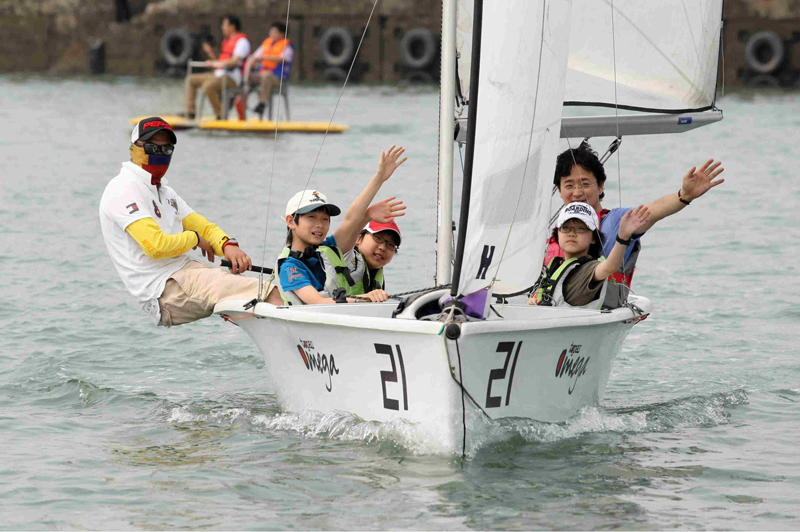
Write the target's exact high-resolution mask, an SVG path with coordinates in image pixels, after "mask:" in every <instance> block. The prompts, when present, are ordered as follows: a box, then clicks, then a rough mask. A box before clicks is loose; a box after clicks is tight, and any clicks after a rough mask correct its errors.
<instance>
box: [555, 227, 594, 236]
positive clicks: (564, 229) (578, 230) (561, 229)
mask: <svg viewBox="0 0 800 532" xmlns="http://www.w3.org/2000/svg"><path fill="white" fill-rule="evenodd" d="M558 231H559V232H560V233H565V234H566V233H575V234H576V235H582V234H583V233H588V232H589V231H591V229H589V228H588V227H585V226H583V225H570V226H566V225H562V226H561V227H559V228H558Z"/></svg>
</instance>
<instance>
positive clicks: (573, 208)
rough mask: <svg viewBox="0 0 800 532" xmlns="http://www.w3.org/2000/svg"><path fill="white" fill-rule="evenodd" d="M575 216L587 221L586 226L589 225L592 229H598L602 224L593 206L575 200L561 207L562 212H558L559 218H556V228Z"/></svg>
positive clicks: (584, 221)
mask: <svg viewBox="0 0 800 532" xmlns="http://www.w3.org/2000/svg"><path fill="white" fill-rule="evenodd" d="M573 218H576V219H578V220H580V221H582V222H583V223H585V224H586V227H588V228H589V229H591V230H592V231H596V230H597V228H598V227H599V226H600V223H599V220H598V218H597V213H596V212H595V210H594V209H593V208H592V206H591V205H589V204H588V203H583V202H581V201H575V202H573V203H570V204H568V205H564V208H563V209H561V212H560V213H558V220H556V228H558V227H561V226H562V225H564V224H565V223H566V222H567V220H572V219H573Z"/></svg>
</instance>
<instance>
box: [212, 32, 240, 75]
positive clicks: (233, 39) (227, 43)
mask: <svg viewBox="0 0 800 532" xmlns="http://www.w3.org/2000/svg"><path fill="white" fill-rule="evenodd" d="M240 39H247V35H246V34H244V33H234V34H233V35H231V36H230V37H227V38H225V39H223V40H222V44H221V45H220V51H219V57H218V58H217V60H218V61H227V60H228V59H230V58H231V57H232V56H233V51H234V50H236V43H238V42H239V40H240ZM239 59H241V63H240V64H239V65H238V66H240V67H241V66H242V65H244V60H245V59H246V58H245V57H240V58H239ZM235 68H236V67H232V68H229V69H228V70H234V69H235Z"/></svg>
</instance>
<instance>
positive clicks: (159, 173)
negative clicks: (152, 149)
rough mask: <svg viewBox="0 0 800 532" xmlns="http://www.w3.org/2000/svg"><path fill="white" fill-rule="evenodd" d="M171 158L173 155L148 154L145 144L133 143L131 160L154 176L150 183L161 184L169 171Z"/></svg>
mask: <svg viewBox="0 0 800 532" xmlns="http://www.w3.org/2000/svg"><path fill="white" fill-rule="evenodd" d="M171 160H172V155H148V154H146V153H145V152H144V147H143V146H137V145H136V144H131V162H132V163H133V164H135V165H137V166H141V167H142V169H144V171H145V172H148V173H149V174H150V175H151V176H152V177H151V178H150V183H151V184H153V185H156V186H158V185H160V184H161V178H162V177H164V174H166V173H167V169H168V168H169V162H170V161H171Z"/></svg>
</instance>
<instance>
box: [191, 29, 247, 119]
mask: <svg viewBox="0 0 800 532" xmlns="http://www.w3.org/2000/svg"><path fill="white" fill-rule="evenodd" d="M241 29H242V23H241V21H239V17H237V16H236V15H226V16H225V18H223V19H222V35H223V37H224V39H223V40H222V45H221V46H220V54H219V56H217V55H216V54H215V53H214V49H213V48H212V47H211V45H210V44H209V43H207V42H206V43H203V52H204V53H205V54H206V56H208V60H207V61H206V65H208V66H209V67H214V68H215V70H214V72H203V73H199V74H192V75H191V76H189V77H188V78H186V93H185V100H186V102H185V104H186V116H187V117H188V118H191V119H193V118H194V117H195V100H196V99H197V88H198V87H202V88H203V90H204V91H205V93H206V96H208V101H209V102H211V107H213V108H214V115H215V116H216V117H217V119H220V118H222V102H221V98H222V85H223V83H224V84H225V87H226V89H227V90H229V91H230V92H229V94H231V95H232V94H233V90H234V89H235V88H236V87H238V86H239V85H241V84H242V68H241V67H242V64H244V61H245V60H246V59H247V56H248V55H250V39H248V38H247V35H245V34H244V33H242V31H241Z"/></svg>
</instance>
